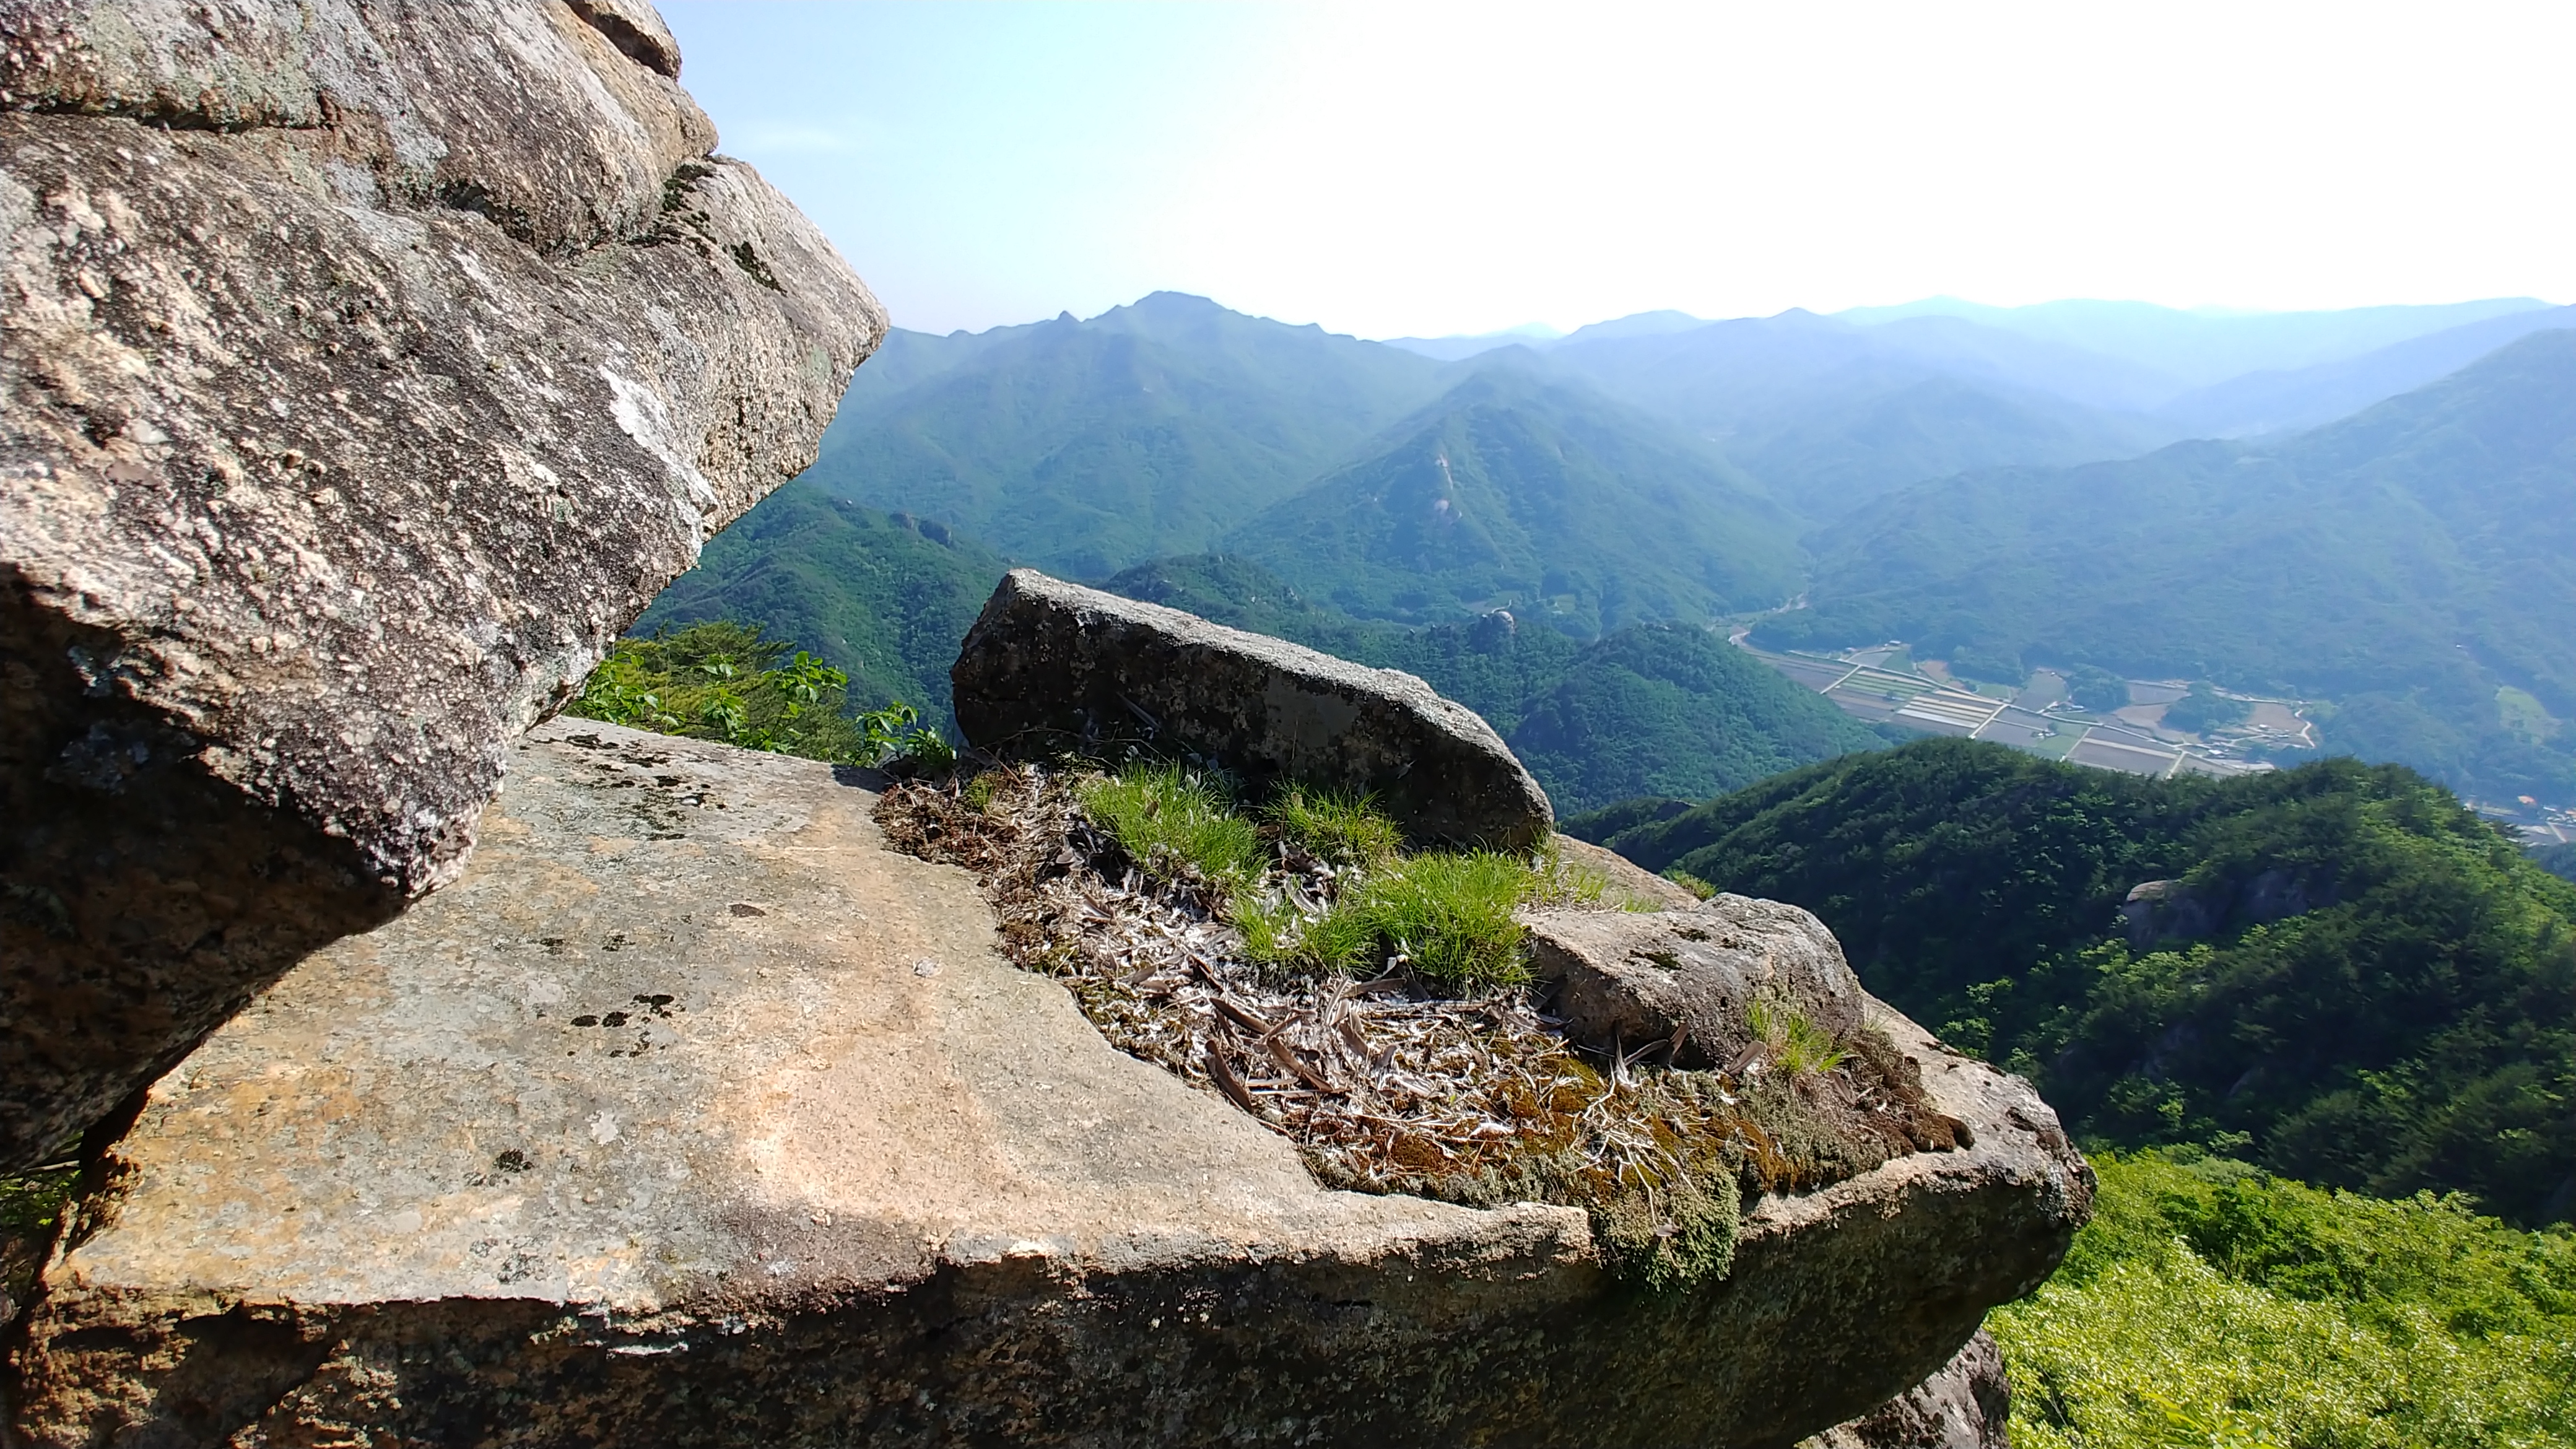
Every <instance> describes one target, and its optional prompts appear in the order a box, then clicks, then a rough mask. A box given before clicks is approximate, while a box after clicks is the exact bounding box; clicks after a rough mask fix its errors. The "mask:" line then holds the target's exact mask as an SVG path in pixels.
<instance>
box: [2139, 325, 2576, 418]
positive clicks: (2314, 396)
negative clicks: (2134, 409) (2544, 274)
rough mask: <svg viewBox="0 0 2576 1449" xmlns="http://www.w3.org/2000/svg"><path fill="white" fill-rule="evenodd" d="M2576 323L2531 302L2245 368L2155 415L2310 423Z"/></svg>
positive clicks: (2351, 410)
mask: <svg viewBox="0 0 2576 1449" xmlns="http://www.w3.org/2000/svg"><path fill="white" fill-rule="evenodd" d="M2565 327H2576V307H2534V308H2527V309H2524V310H2520V311H2514V312H2507V313H2505V314H2504V315H2502V316H2500V317H2489V318H2486V319H2484V320H2482V321H2477V322H2469V323H2464V324H2462V325H2460V326H2457V327H2451V328H2446V329H2444V330H2442V331H2440V332H2431V333H2427V334H2425V335H2424V336H2421V337H2410V338H2408V339H2406V340H2405V341H2403V342H2396V343H2391V344H2390V345H2388V346H2386V347H2382V348H2380V349H2378V350H2377V351H2374V352H2366V353H2363V354H2362V355H2361V356H2359V357H2347V358H2341V359H2338V360H2336V361H2333V362H2323V363H2318V364H2316V365H2315V366H2312V367H2302V368H2296V369H2292V370H2288V371H2274V370H2267V371H2262V372H2252V373H2246V374H2244V375H2242V376H2238V377H2232V378H2229V379H2228V380H2227V381H2225V382H2221V383H2216V384H2213V385H2211V386H2209V387H2205V388H2201V389H2198V390H2196V391H2193V392H2189V393H2185V394H2184V395H2182V396H2181V397H2178V398H2175V399H2173V400H2172V401H2171V402H2168V403H2166V404H2164V405H2163V406H2162V407H2160V408H2158V409H2156V416H2157V417H2158V418H2160V419H2163V420H2164V421H2166V422H2169V423H2172V424H2173V425H2175V426H2176V427H2179V428H2183V429H2187V430H2189V431H2190V433H2191V434H2192V436H2194V437H2204V438H2234V437H2245V436H2251V435H2255V434H2262V433H2275V432H2288V431H2293V430H2296V429H2300V428H2313V427H2316V426H2318V425H2319V424H2322V423H2330V422H2332V421H2334V420H2335V419H2337V418H2341V417H2348V416H2350V415H2352V414H2354V413H2357V412H2359V411H2361V410H2362V409H2363V408H2366V407H2368V406H2370V405H2371V404H2372V403H2376V402H2381V401H2384V400H2386V399H2388V398H2392V397H2395V396H2397V395H2398V394H2399V393H2403V392H2412V391H2413V390H2415V389H2416V388H2419V387H2422V386H2423V385H2425V384H2426V383H2428V382H2432V381H2433V380H2435V379H2436V378H2440V377H2443V376H2446V375H2448V374H2450V373H2453V372H2456V371H2458V370H2459V369H2461V368H2463V367H2466V366H2468V365H2469V364H2470V363H2472V362H2475V361H2477V360H2478V359H2479V358H2481V357H2484V356H2486V355H2487V354H2488V353H2490V352H2493V351H2495V350H2496V349H2497V348H2499V347H2502V346H2504V345H2505V344H2506V343H2508V342H2512V341H2514V340H2515V339H2517V338H2520V337H2524V336H2527V335H2529V334H2531V333H2534V332H2545V331H2550V330H2553V329H2557V328H2565Z"/></svg>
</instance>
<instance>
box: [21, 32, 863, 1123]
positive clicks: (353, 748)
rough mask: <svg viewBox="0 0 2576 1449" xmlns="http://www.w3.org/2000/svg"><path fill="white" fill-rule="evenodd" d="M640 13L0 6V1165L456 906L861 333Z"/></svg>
mask: <svg viewBox="0 0 2576 1449" xmlns="http://www.w3.org/2000/svg"><path fill="white" fill-rule="evenodd" d="M678 69H679V54H678V49H677V47H676V46H674V45H673V44H672V43H671V39H670V35H669V32H668V31H667V30H665V29H664V28H663V27H662V24H661V21H660V19H659V18H658V17H657V16H655V15H654V14H653V12H652V10H651V9H650V7H649V6H646V5H643V4H640V3H634V0H582V3H577V4H565V3H558V0H456V3H448V4H438V5H422V4H405V3H399V0H294V3H290V0H222V3H215V4H194V3H180V0H104V3H74V0H14V3H11V4H9V5H7V6H6V7H5V8H0V269H5V273H6V282H5V286H6V290H7V297H8V300H7V303H6V310H5V312H4V313H0V480H4V481H0V1165H9V1164H23V1163H25V1162H26V1161H28V1160H29V1158H30V1157H31V1156H32V1155H33V1154H35V1153H38V1152H41V1151H44V1150H45V1149H47V1148H48V1147H50V1146H51V1145H52V1144H53V1143H54V1142H56V1141H57V1140H59V1139H60V1138H62V1137H63V1136H64V1135H65V1134H67V1133H69V1132H73V1131H77V1130H78V1129H79V1128H80V1127H81V1126H82V1125H83V1124H84V1123H87V1122H90V1121H92V1120H93V1119H95V1118H97V1117H99V1116H100V1115H101V1114H102V1113H104V1112H106V1111H107V1110H108V1109H109V1108H110V1106H111V1105H112V1104H114V1103H115V1102H117V1101H118V1100H119V1099H120V1098H122V1097H124V1096H126V1095H127V1094H128V1093H129V1092H131V1091H133V1090H135V1089H137V1088H139V1087H141V1086H142V1085H143V1084H145V1083H147V1082H149V1081H150V1080H152V1078H153V1077H154V1076H156V1075H158V1074H159V1073H160V1072H161V1071H162V1070H164V1069H165V1068H166V1067H167V1066H168V1065H169V1064H170V1063H171V1062H172V1061H174V1060H175V1059H176V1058H177V1056H178V1055H179V1054H180V1053H181V1052H184V1051H185V1050H186V1049H187V1047H188V1046H189V1045H190V1044H191V1043H193V1042H195V1041H196V1040H197V1039H198V1038H199V1037H200V1036H201V1035H202V1034H203V1033H204V1032H205V1031H206V1030H207V1029H209V1028H210V1027H212V1026H213V1025H214V1024H215V1023H216V1022H218V1021H220V1020H221V1019H222V1018H223V1017H224V1016H225V1015H226V1014H228V1013H229V1012H231V1011H232V1010H234V1009H235V1008H236V1007H238V1006H239V1005H240V1004H241V1002H242V1001H244V1000H245V999H246V998H247V997H248V996H249V995H250V993H251V992H253V991H254V990H256V989H257V988H258V987H259V986H260V985H261V984H262V983H263V982H265V981H266V980H268V979H269V978H270V977H271V976H273V974H274V973H275V972H277V971H278V970H281V969H283V967H284V966H285V965H286V964H287V963H288V962H290V961H292V960H293V959H294V958H295V957H297V956H299V955H301V954H302V953H304V952H305V951H307V950H309V949H311V948H312V947H313V946H315V945H317V944H319V943H321V942H324V941H327V940H330V939H333V938H335V937H338V936H340V935H343V934H346V933H348V932H350V931H353V930H360V929H364V928H366V927H368V926H370V925H373V924H375V923H376V922H379V921H381V920H383V919H384V918H385V917H386V916H388V915H389V914H390V913H392V912H393V911H395V910H397V909H399V908H400V906H401V905H402V903H403V902H405V901H406V900H408V899H411V898H414V897H417V896H418V895H420V894H421V893H422V892H424V891H426V890H428V889H430V888H431V887H433V886H435V885H437V884H439V883H440V882H442V881H444V880H446V879H447V878H449V877H450V876H451V875H452V874H453V873H454V871H455V870H456V868H457V865H458V863H459V862H460V860H461V859H462V858H463V856H464V854H465V852H466V850H467V848H468V846H469V845H470V843H471V841H472V838H473V830H474V822H475V820H476V819H477V817H478V815H479V813H480V812H481V810H482V808H483V806H484V804H485V803H486V802H487V801H488V800H489V799H490V797H491V794H492V791H493V789H494V787H495V785H496V783H497V781H498V779H499V777H500V772H501V768H502V760H503V746H504V743H505V742H506V741H507V740H508V739H510V738H511V737H512V736H514V735H516V734H517V733H518V732H519V731H521V730H523V729H525V728H526V727H527V726H528V725H529V724H530V723H531V722H532V721H534V720H536V719H538V718H539V717H541V716H543V715H545V714H546V713H548V712H549V711H551V710H552V709H553V708H554V707H556V706H557V705H558V704H560V703H561V702H562V700H563V699H565V698H566V697H567V695H568V694H569V692H570V691H571V690H572V689H574V688H575V687H576V686H577V685H578V683H579V681H580V680H581V678H582V677H583V675H584V673H585V672H586V671H587V670H588V669H589V668H590V666H591V664H592V663H593V662H594V661H595V660H596V659H597V657H598V656H599V654H600V652H601V650H602V649H603V648H604V647H605V646H606V645H607V643H608V642H609V641H611V640H612V639H613V638H614V637H615V636H616V634H617V633H618V631H619V630H621V629H622V628H623V627H624V626H625V625H626V623H627V622H628V621H629V620H631V619H632V618H633V617H634V616H635V614H636V613H637V612H638V611H640V610H641V609H642V608H643V606H644V605H645V603H646V602H648V601H649V600H650V599H651V598H652V596H653V595H654V593H655V592H656V591H657V590H659V589H660V587H661V586H662V584H663V583H664V582H666V581H667V580H669V579H670V578H671V577H673V576H674V575H676V574H678V573H679V572H681V571H682V570H684V569H686V568H687V567H689V565H690V564H691V563H692V562H693V561H694V560H695V558H696V556H697V550H698V546H699V544H700V542H701V541H702V540H703V539H704V538H705V536H706V535H707V533H708V532H709V531H711V530H713V529H716V528H720V527H722V526H723V525H724V524H725V523H726V522H728V521H729V520H731V519H732V518H733V517H734V516H736V515H737V514H739V513H741V512H742V511H743V510H744V509H745V508H748V507H749V506H750V505H751V504H752V503H753V502H755V501H757V500H758V499H759V498H760V497H761V496H762V495H764V494H766V493H767V492H768V491H769V490H770V489H772V488H774V487H775V486H777V484H778V483H779V482H780V481H781V480H783V479H784V478H786V477H787V476H789V475H791V474H793V473H795V472H796V471H798V470H799V469H800V468H802V467H803V466H804V465H805V464H806V463H807V462H809V461H810V460H811V459H812V457H813V455H814V449H815V445H816V442H817V439H818V437H819V435H820V433H821V431H822V428H823V426H824V424H825V423H826V422H827V421H829V419H830V417H831V414H832V411H833V409H834V407H835V406H836V403H837V399H838V397H839V395H840V391H841V388H842V386H843V385H844V384H845V383H846V381H847V380H848V378H849V375H850V371H851V369H852V368H853V367H855V366H856V365H857V364H858V362H859V361H860V359H861V358H863V357H864V356H866V355H867V353H868V352H869V350H870V349H872V348H873V347H874V346H875V344H876V342H877V340H878V338H879V336H880V335H881V334H882V332H883V330H884V325H885V324H884V315H883V312H882V310H881V309H880V308H879V307H878V306H877V304H876V302H875V301H874V299H873V298H871V297H870V296H869V294H868V292H867V290H866V288H865V287H864V286H862V285H861V284H860V282H859V281H858V279H857V278H856V277H854V276H852V275H851V273H850V271H849V269H848V268H847V266H845V265H844V264H843V263H842V261H841V260H840V258H839V257H838V256H837V255H835V254H834V253H833V251H832V249H831V247H830V246H829V244H827V243H826V242H825V241H824V240H823V238H822V237H821V235H820V234H819V233H817V232H816V231H815V230H814V228H813V227H812V226H811V225H810V224H809V223H807V222H806V221H805V219H804V218H803V217H801V216H800V215H798V214H797V212H796V211H795V209H794V208H793V207H791V206H789V205H788V204H787V202H786V201H785V200H784V199H782V198H781V197H780V196H779V195H778V194H777V193H776V192H774V191H772V190H771V189H770V188H769V187H768V185H767V184H766V183H764V182H763V181H762V180H761V179H760V178H759V176H757V175H756V174H754V173H753V172H752V170H751V169H750V168H749V167H746V166H744V165H742V164H741V163H739V162H734V161H729V160H725V159H723V158H721V157H715V156H711V155H709V154H708V151H709V148H710V147H711V146H712V145H713V144H714V142H715V131H714V128H713V127H712V126H711V125H709V123H708V122H707V119H706V117H705V116H704V115H703V114H701V113H700V112H699V110H698V109H697V107H696V106H695V105H694V104H692V103H691V102H690V100H689V98H688V96H687V95H686V94H685V93H684V92H682V91H681V89H680V88H679V86H678V85H677V83H676V81H675V80H674V77H675V76H676V75H677V73H678Z"/></svg>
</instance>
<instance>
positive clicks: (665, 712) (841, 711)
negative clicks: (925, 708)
mask: <svg viewBox="0 0 2576 1449" xmlns="http://www.w3.org/2000/svg"><path fill="white" fill-rule="evenodd" d="M849 684H850V677H849V675H847V674H846V673H844V672H842V671H841V670H838V669H835V668H833V667H832V666H830V665H828V664H825V663H824V662H823V661H821V660H819V659H816V658H815V657H814V656H813V655H811V654H808V653H806V652H805V651H804V650H802V649H798V648H797V647H796V646H795V645H793V644H791V643H789V642H787V641H786V640H783V639H768V638H763V637H762V635H761V629H760V626H759V625H757V624H737V623H733V622H731V621H729V620H713V621H709V622H706V623H699V624H689V625H685V626H679V627H673V626H670V625H665V626H663V627H662V628H660V629H658V630H656V631H654V632H653V633H652V634H651V635H648V636H646V637H644V638H640V639H620V640H618V641H617V643H616V645H615V646H614V647H613V648H611V649H610V650H609V652H608V657H607V658H606V659H603V660H601V661H600V663H599V667H598V668H597V669H594V670H592V671H591V674H590V678H589V679H588V680H586V681H584V683H583V685H582V690H581V693H580V694H579V695H578V696H576V697H575V698H574V700H573V702H572V703H571V704H570V705H568V706H566V707H565V711H564V712H565V713H567V714H570V715H573V716H576V717H578V718H581V719H595V720H603V721H606V722H607V723H609V724H620V725H628V726H631V727H633V728H635V729H645V730H653V731H655V732H657V733H660V734H666V735H685V736H687V737H689V738H691V739H702V740H717V741H721V742H722V743H725V744H729V745H739V746H741V747H742V748H744V749H752V750H768V751H771V752H773V753H777V754H783V755H801V756H803V757H805V758H807V759H813V760H830V761H833V762H835V763H837V764H855V765H882V764H885V763H887V762H888V761H890V760H895V759H906V760H912V761H915V762H918V763H920V764H924V765H940V764H947V763H950V762H953V761H954V760H955V758H956V754H955V751H953V750H952V749H951V748H950V747H949V744H948V741H947V740H946V739H945V738H943V737H941V735H940V734H939V733H938V731H936V730H931V729H926V728H923V727H922V726H921V724H920V717H919V716H918V714H916V713H915V711H914V710H913V708H912V706H910V705H908V704H904V703H902V702H900V701H897V702H896V703H893V704H890V705H888V706H886V707H885V708H883V709H880V710H874V711H871V712H869V713H867V714H864V715H860V716H858V717H856V718H852V717H851V716H850V715H849V713H848V712H847V705H848V698H849Z"/></svg>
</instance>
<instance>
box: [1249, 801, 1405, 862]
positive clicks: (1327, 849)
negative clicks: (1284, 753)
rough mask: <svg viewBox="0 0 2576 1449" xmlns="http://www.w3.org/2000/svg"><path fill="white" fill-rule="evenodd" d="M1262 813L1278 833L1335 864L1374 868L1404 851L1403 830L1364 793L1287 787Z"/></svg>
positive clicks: (1319, 857) (1310, 852)
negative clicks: (1372, 866) (1268, 818)
mask: <svg viewBox="0 0 2576 1449" xmlns="http://www.w3.org/2000/svg"><path fill="white" fill-rule="evenodd" d="M1263 813H1264V814H1266V815H1268V816H1269V817H1270V821H1271V823H1272V824H1274V825H1276V826H1278V827H1279V833H1280V834H1281V835H1283V836H1285V837H1286V838H1288V839H1289V840H1291V841H1294V842H1295V843H1297V844H1298V845H1300V846H1303V847H1305V849H1306V851H1307V852H1308V853H1309V854H1312V855H1314V856H1316V857H1317V858H1318V859H1322V860H1328V861H1331V862H1332V863H1333V864H1335V865H1359V866H1370V865H1380V864H1383V863H1385V862H1387V861H1390V860H1393V859H1394V858H1395V856H1396V853H1397V852H1398V851H1400V850H1401V849H1403V847H1404V831H1403V830H1402V829H1400V828H1399V827H1398V826H1397V825H1396V823H1395V822H1394V821H1392V820H1389V819H1387V818H1386V816H1385V815H1384V814H1383V813H1381V812H1380V811H1379V810H1378V809H1377V805H1376V800H1375V797H1373V796H1369V795H1354V794H1350V793H1348V792H1346V791H1338V790H1308V789H1306V788H1305V787H1303V786H1300V785H1291V786H1289V787H1288V788H1287V789H1285V790H1282V791H1281V792H1280V793H1279V798H1278V799H1276V800H1273V801H1272V802H1270V807H1269V808H1268V809H1267V810H1266V811H1264V812H1263Z"/></svg>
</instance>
